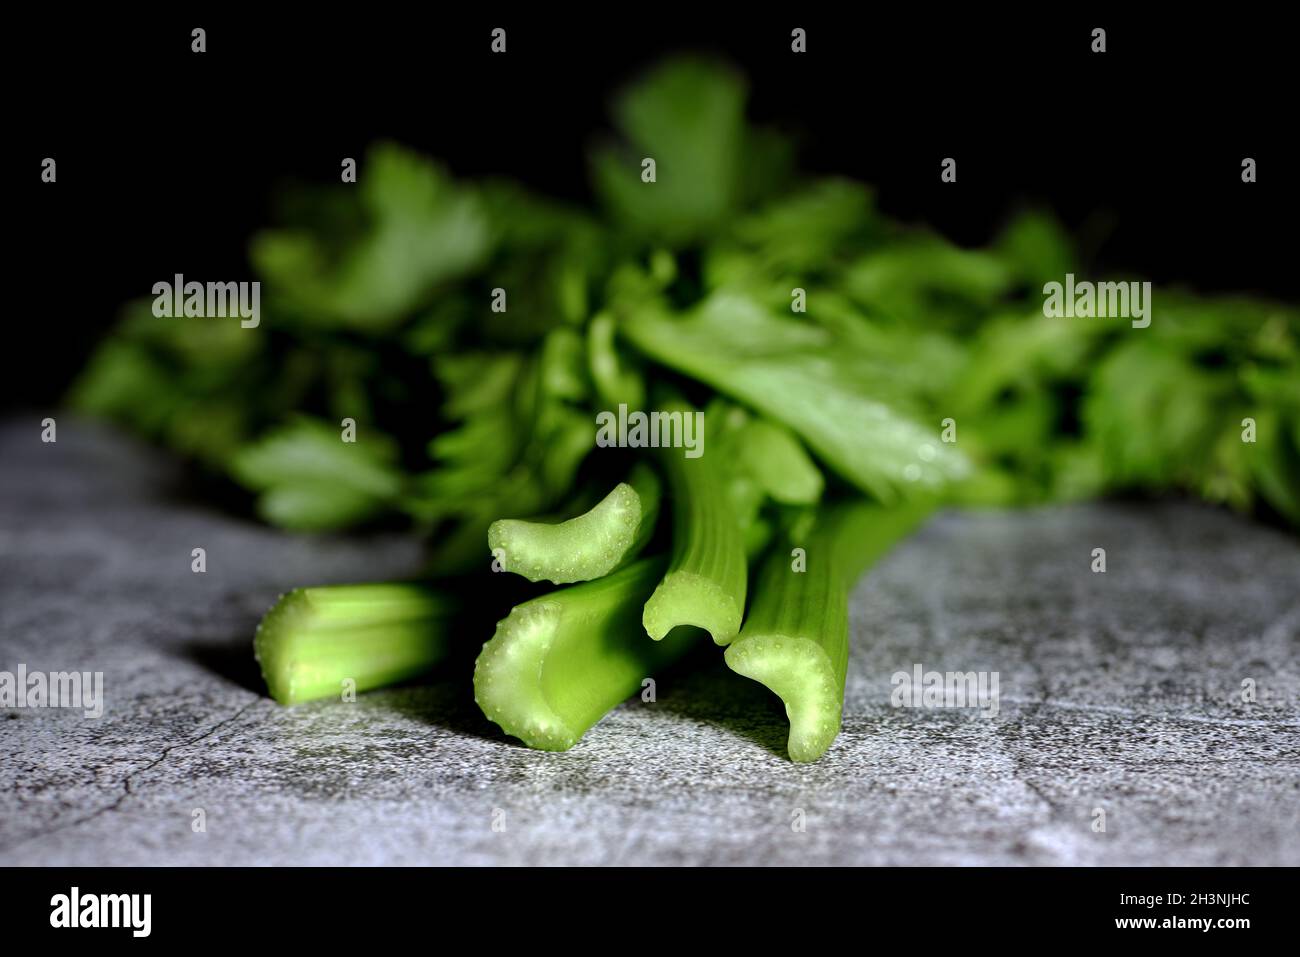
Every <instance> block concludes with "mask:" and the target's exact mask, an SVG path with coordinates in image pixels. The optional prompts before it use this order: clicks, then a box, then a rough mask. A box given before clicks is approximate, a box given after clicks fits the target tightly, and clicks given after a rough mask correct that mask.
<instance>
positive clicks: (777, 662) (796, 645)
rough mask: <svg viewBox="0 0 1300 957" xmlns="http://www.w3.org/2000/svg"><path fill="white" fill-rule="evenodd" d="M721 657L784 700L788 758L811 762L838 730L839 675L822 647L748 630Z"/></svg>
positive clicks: (841, 698)
mask: <svg viewBox="0 0 1300 957" xmlns="http://www.w3.org/2000/svg"><path fill="white" fill-rule="evenodd" d="M723 657H724V658H725V659H726V662H727V667H729V668H730V669H731V670H732V671H734V672H736V674H739V675H744V676H745V677H746V678H752V679H754V680H755V681H757V682H759V683H760V684H762V685H765V686H766V687H768V688H769V689H771V690H772V692H773V693H774V694H776V696H777V697H779V698H780V699H781V700H782V702H784V703H785V714H786V717H787V718H789V720H790V736H789V739H788V742H787V747H788V750H789V752H790V759H791V760H792V761H816V760H817V759H818V758H820V757H821V756H822V755H823V754H825V753H826V751H827V749H829V748H830V746H831V742H833V741H834V740H835V736H836V735H837V734H838V733H839V730H840V712H841V710H842V709H843V707H844V678H843V677H842V675H841V674H840V673H839V672H838V671H837V669H836V668H835V665H834V663H833V662H832V661H831V657H830V655H829V654H827V652H826V649H825V648H823V647H822V646H821V645H819V644H818V643H817V642H815V641H810V640H808V639H807V638H800V637H795V636H791V635H747V636H746V637H745V638H744V639H743V640H738V641H736V642H735V643H733V644H732V645H731V646H730V647H728V648H727V650H726V652H725V653H724V655H723Z"/></svg>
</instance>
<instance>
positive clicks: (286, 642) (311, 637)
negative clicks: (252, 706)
mask: <svg viewBox="0 0 1300 957" xmlns="http://www.w3.org/2000/svg"><path fill="white" fill-rule="evenodd" d="M451 610H452V602H451V601H450V599H449V598H448V597H447V596H446V595H445V594H442V593H440V592H437V591H435V590H433V589H431V588H427V587H425V586H423V585H418V584H407V583H389V584H380V585H326V586H320V587H316V588H298V589H295V590H294V591H291V592H289V593H288V594H286V595H283V596H281V597H280V600H279V601H277V602H276V603H275V605H274V606H273V607H272V608H271V610H270V611H268V612H267V613H266V615H264V616H263V618H262V621H261V623H260V624H259V625H258V626H257V633H256V635H255V636H254V638H253V653H254V655H255V657H256V658H257V661H258V664H260V665H261V668H262V677H263V679H264V680H265V681H266V686H267V689H268V690H269V691H270V692H271V697H272V698H274V699H275V700H276V701H278V702H280V704H297V703H299V702H302V701H312V700H315V699H318V698H332V697H336V696H339V695H341V694H342V692H343V690H344V684H343V683H344V682H345V681H348V680H351V681H353V682H355V687H354V690H356V691H367V690H370V689H373V688H379V687H382V686H384V685H389V684H395V683H397V682H399V681H405V680H406V679H408V678H413V677H416V676H417V675H419V674H421V673H423V672H425V671H427V670H428V669H429V668H431V667H432V666H433V665H435V664H437V663H438V662H439V661H441V660H442V659H443V658H444V657H445V656H446V651H447V648H448V637H449V635H448V621H449V618H450V614H451Z"/></svg>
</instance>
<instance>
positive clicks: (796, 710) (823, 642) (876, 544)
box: [724, 501, 931, 761]
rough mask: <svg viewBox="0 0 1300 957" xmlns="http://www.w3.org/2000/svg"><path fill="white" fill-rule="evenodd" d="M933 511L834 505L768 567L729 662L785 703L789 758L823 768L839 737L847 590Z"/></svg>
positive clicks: (923, 506) (798, 529)
mask: <svg viewBox="0 0 1300 957" xmlns="http://www.w3.org/2000/svg"><path fill="white" fill-rule="evenodd" d="M930 508H931V506H930V505H929V504H928V503H917V504H912V505H906V506H896V507H884V506H878V505H872V504H868V503H866V502H863V501H857V502H852V503H847V504H843V505H836V506H831V507H827V508H824V509H821V510H819V511H818V512H817V513H816V517H815V520H814V521H813V522H812V523H811V525H807V523H802V524H800V523H797V524H796V526H795V529H794V530H793V531H792V532H791V533H790V535H789V537H788V538H787V540H786V541H785V542H784V543H783V545H782V546H781V547H777V548H775V549H774V550H773V551H772V553H771V554H770V555H769V556H768V558H767V559H766V560H765V561H764V562H763V563H762V566H761V568H760V570H759V573H758V582H757V585H756V587H755V590H754V596H753V602H752V607H751V608H750V612H749V617H748V618H747V619H746V620H745V627H744V628H743V629H742V630H741V632H740V634H739V635H738V636H737V637H736V639H735V641H734V642H733V643H732V644H731V646H730V647H728V648H727V651H726V654H725V656H724V657H725V660H726V662H727V666H728V667H729V668H731V670H732V671H735V672H736V673H737V674H742V675H744V676H745V677H747V678H752V679H754V680H755V681H757V682H759V683H760V684H762V685H764V686H766V687H767V688H769V689H770V690H771V691H772V692H773V693H775V694H776V695H777V696H778V697H779V698H780V699H781V700H782V702H784V704H785V712H786V716H787V717H788V718H789V720H790V735H789V741H788V748H789V752H790V758H791V760H794V761H815V760H817V759H818V758H819V757H821V756H822V755H823V754H825V753H826V751H827V750H828V749H829V748H830V746H831V744H832V743H833V742H834V740H835V737H836V735H837V734H838V733H839V728H840V718H841V712H842V710H843V707H844V682H845V678H846V676H847V673H848V659H849V612H848V597H849V590H850V589H851V588H852V587H853V584H854V582H855V581H856V580H857V578H858V576H859V575H861V574H862V572H863V571H864V570H865V569H866V568H867V567H868V566H869V565H870V564H872V563H873V562H874V561H875V560H876V559H878V558H879V557H880V556H881V555H883V554H884V553H885V552H886V551H887V550H888V549H889V548H890V547H891V546H892V545H893V544H894V543H895V542H897V541H898V540H899V539H900V538H902V537H904V536H905V535H907V534H908V533H909V532H910V531H911V530H912V529H913V528H915V527H916V525H917V524H918V523H919V522H920V521H921V519H922V518H924V517H925V515H927V514H928V513H929V511H930ZM805 526H806V527H805ZM795 548H799V549H802V556H801V557H798V558H797V557H796V556H795V555H794V554H792V552H793V550H794V549H795Z"/></svg>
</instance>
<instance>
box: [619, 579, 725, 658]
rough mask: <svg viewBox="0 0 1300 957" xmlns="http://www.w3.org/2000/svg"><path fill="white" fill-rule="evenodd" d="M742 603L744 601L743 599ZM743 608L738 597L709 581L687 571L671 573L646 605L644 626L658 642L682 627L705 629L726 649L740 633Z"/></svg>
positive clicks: (643, 617) (643, 618) (642, 619)
mask: <svg viewBox="0 0 1300 957" xmlns="http://www.w3.org/2000/svg"><path fill="white" fill-rule="evenodd" d="M742 600H743V599H742ZM742 611H743V608H742V607H741V606H739V605H737V603H736V596H735V594H733V593H731V592H728V591H727V590H726V589H724V588H721V587H719V586H718V584H717V583H716V582H715V581H713V580H712V579H710V578H707V577H705V576H702V575H697V574H693V573H691V572H686V571H676V572H669V573H668V574H667V575H665V576H664V580H663V581H662V582H660V584H659V587H658V588H656V589H655V592H654V594H653V595H652V596H650V600H649V601H647V602H646V603H645V611H644V613H643V615H642V618H641V623H642V625H643V626H644V627H645V630H646V634H648V635H649V636H650V637H651V638H653V639H654V640H655V641H661V640H663V638H664V636H666V635H667V634H668V633H669V632H670V631H672V630H673V629H674V628H676V627H678V626H679V625H691V626H694V627H696V628H702V629H704V630H705V631H707V632H708V633H709V634H710V635H712V636H713V640H714V642H715V643H716V644H719V645H725V644H727V643H728V642H729V641H731V639H732V638H734V637H735V635H736V632H738V631H739V630H740V619H741V614H742Z"/></svg>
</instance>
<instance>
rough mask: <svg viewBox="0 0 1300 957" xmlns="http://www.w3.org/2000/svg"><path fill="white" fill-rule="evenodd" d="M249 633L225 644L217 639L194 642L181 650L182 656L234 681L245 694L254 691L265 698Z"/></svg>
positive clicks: (263, 685)
mask: <svg viewBox="0 0 1300 957" xmlns="http://www.w3.org/2000/svg"><path fill="white" fill-rule="evenodd" d="M250 634H251V631H250V632H246V633H244V634H241V635H240V636H239V638H237V639H231V640H226V641H220V640H216V639H213V640H207V639H204V640H199V641H191V642H188V643H186V644H184V645H182V646H181V647H180V649H179V650H180V654H181V655H182V657H185V658H187V659H189V660H190V661H193V662H194V663H195V664H197V665H200V666H201V667H203V668H206V669H207V670H208V671H211V672H212V673H213V674H215V675H218V676H220V677H222V678H225V679H226V680H227V681H231V682H234V683H235V684H237V685H239V687H241V688H243V689H245V690H246V691H253V692H256V693H257V694H260V695H262V696H263V697H266V685H265V684H264V683H263V681H262V672H261V670H260V669H259V668H258V666H257V661H256V660H255V659H254V658H253V642H252V640H251V639H250V638H249V635H250Z"/></svg>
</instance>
